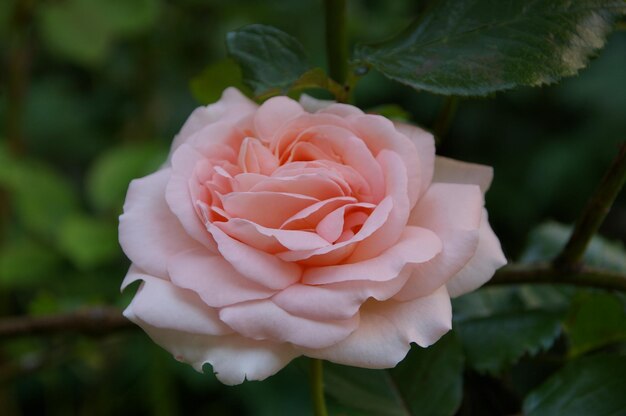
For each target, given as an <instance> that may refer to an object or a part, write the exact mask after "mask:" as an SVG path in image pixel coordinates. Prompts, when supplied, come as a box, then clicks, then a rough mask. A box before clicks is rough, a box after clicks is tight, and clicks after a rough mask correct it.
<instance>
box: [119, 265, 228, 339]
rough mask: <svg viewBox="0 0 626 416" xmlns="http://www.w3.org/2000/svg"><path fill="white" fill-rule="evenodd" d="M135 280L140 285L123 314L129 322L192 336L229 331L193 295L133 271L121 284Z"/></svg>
mask: <svg viewBox="0 0 626 416" xmlns="http://www.w3.org/2000/svg"><path fill="white" fill-rule="evenodd" d="M137 280H142V281H143V283H142V284H141V286H140V287H139V289H138V290H137V293H135V297H134V298H133V300H132V302H131V303H130V305H128V307H127V308H126V310H125V311H124V316H126V317H127V318H128V319H130V320H131V321H133V322H136V323H138V324H139V325H142V324H147V325H150V326H153V327H155V328H172V329H176V330H179V331H184V332H189V333H193V334H209V335H224V334H229V333H232V332H233V331H232V330H231V329H230V328H229V327H227V326H226V325H224V324H223V323H222V322H221V321H220V319H219V318H218V316H217V311H216V310H215V309H211V308H207V306H206V305H205V304H204V303H203V302H202V300H201V299H200V298H199V297H198V295H197V294H196V293H194V292H192V291H190V290H185V289H181V288H179V287H176V286H174V285H173V284H172V283H171V282H169V281H167V280H164V279H160V278H157V277H153V276H150V275H147V274H145V273H142V272H141V270H139V269H137V268H131V269H130V270H129V271H128V274H127V276H126V279H124V284H125V286H127V285H129V284H131V283H132V282H135V281H137Z"/></svg>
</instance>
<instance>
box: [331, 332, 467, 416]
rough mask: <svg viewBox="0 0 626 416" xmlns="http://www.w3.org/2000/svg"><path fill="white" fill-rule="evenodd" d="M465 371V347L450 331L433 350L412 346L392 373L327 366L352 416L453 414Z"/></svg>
mask: <svg viewBox="0 0 626 416" xmlns="http://www.w3.org/2000/svg"><path fill="white" fill-rule="evenodd" d="M462 373H463V355H462V352H461V347H460V345H459V342H458V340H457V338H456V336H455V334H454V333H449V334H447V335H446V336H444V337H443V338H442V339H441V340H439V341H438V342H437V343H436V344H434V345H432V346H431V347H429V348H419V347H415V346H414V347H412V348H411V351H410V352H409V354H408V355H407V357H406V358H405V359H404V360H403V361H402V362H401V363H400V364H398V365H397V366H396V367H395V368H394V369H392V370H389V371H386V370H366V369H362V368H354V367H344V366H338V365H334V364H325V378H324V381H325V387H326V392H327V394H328V395H329V396H331V397H332V398H333V399H334V400H336V401H337V404H338V405H339V406H340V407H341V409H342V411H343V412H346V413H348V414H355V415H361V414H367V415H372V416H391V415H453V414H454V413H455V412H456V410H457V409H458V407H459V405H460V404H461V399H462V390H463V388H462V387H463V379H462ZM352 412H353V413H352Z"/></svg>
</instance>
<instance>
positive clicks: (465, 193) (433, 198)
mask: <svg viewBox="0 0 626 416" xmlns="http://www.w3.org/2000/svg"><path fill="white" fill-rule="evenodd" d="M482 205H483V198H482V194H481V192H480V189H479V188H478V187H477V186H475V185H458V184H446V183H435V184H433V186H431V187H430V188H429V189H428V191H426V194H424V196H423V197H422V198H421V199H420V201H419V203H418V204H417V206H416V207H415V209H414V210H413V212H412V213H411V218H410V219H409V224H412V225H419V226H421V227H425V228H428V229H430V230H433V231H434V232H435V233H436V234H437V235H438V236H439V237H440V238H441V241H442V243H443V249H442V251H441V254H440V255H439V256H437V257H435V258H434V259H433V260H431V261H429V262H426V263H422V264H419V265H417V266H416V267H415V269H414V271H413V274H412V276H411V277H410V278H409V280H408V282H407V284H406V286H405V287H404V288H402V290H401V291H400V292H398V294H397V295H396V296H395V299H397V300H400V301H407V300H411V299H415V298H418V297H422V296H425V295H428V294H430V293H432V292H433V291H435V290H436V289H437V288H439V287H440V286H442V285H444V284H446V282H447V281H448V280H449V279H450V278H452V276H454V275H455V274H456V273H458V272H459V270H461V269H462V268H463V267H464V266H465V264H467V262H468V261H469V260H470V259H471V258H472V256H473V255H474V253H475V252H476V247H477V245H478V228H479V227H480V218H481V215H482Z"/></svg>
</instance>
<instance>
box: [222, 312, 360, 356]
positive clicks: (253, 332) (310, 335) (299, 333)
mask: <svg viewBox="0 0 626 416" xmlns="http://www.w3.org/2000/svg"><path fill="white" fill-rule="evenodd" d="M220 319H221V320H222V321H224V322H225V323H226V324H228V325H229V326H230V327H231V328H233V329H234V330H235V331H237V332H238V333H240V334H242V335H243V336H245V337H247V338H252V339H256V340H272V341H278V342H290V343H292V344H295V345H299V346H302V347H305V348H324V347H328V346H330V345H333V344H336V343H337V342H339V341H341V340H343V339H345V338H347V337H348V335H350V334H351V333H352V331H354V330H355V329H356V328H357V326H358V325H359V316H358V315H354V316H352V317H350V318H348V319H344V320H334V321H331V320H324V321H315V320H311V319H306V318H302V317H299V316H294V315H291V314H289V313H287V312H286V311H285V310H284V309H281V308H280V307H278V306H277V305H276V304H275V303H273V302H272V301H270V300H260V301H251V302H246V303H239V304H237V305H233V306H228V307H225V308H222V309H221V310H220Z"/></svg>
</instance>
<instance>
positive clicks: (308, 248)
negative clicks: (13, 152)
mask: <svg viewBox="0 0 626 416" xmlns="http://www.w3.org/2000/svg"><path fill="white" fill-rule="evenodd" d="M303 107H304V108H303ZM313 107H317V108H318V110H317V111H315V112H307V111H306V109H307V108H313ZM320 107H321V109H320ZM491 178H492V170H491V168H489V167H486V166H480V165H474V164H468V163H462V162H457V161H454V160H451V159H446V158H440V157H435V149H434V143H433V137H432V135H431V134H429V133H427V132H425V131H424V130H421V129H419V128H417V127H413V126H409V125H406V124H394V123H392V122H391V121H389V120H388V119H386V118H384V117H381V116H377V115H368V114H364V113H363V112H362V111H361V110H359V109H358V108H356V107H353V106H350V105H345V104H327V105H324V103H321V104H320V102H318V101H316V100H313V99H311V98H308V97H305V99H304V101H303V104H300V103H298V102H296V101H293V100H291V99H289V98H287V97H275V98H271V99H269V100H268V101H266V102H265V103H264V104H262V105H261V106H257V105H256V104H255V103H253V102H252V101H250V100H248V99H247V98H245V97H244V96H243V95H242V94H241V93H240V92H239V91H237V90H236V89H233V88H229V89H227V90H226V91H225V92H224V94H223V96H222V98H221V99H220V100H219V101H218V102H217V103H215V104H212V105H209V106H208V107H200V108H198V109H196V110H195V111H194V112H193V113H192V114H191V116H190V117H189V119H188V120H187V122H186V123H185V125H184V126H183V128H182V130H181V132H180V133H179V134H178V136H176V138H175V139H174V143H173V145H172V150H171V152H170V157H169V160H168V162H167V163H166V165H165V166H164V167H163V168H162V169H160V170H159V171H157V172H155V173H153V174H151V175H149V176H146V177H144V178H141V179H136V180H134V181H133V182H132V183H131V184H130V187H129V189H128V195H127V196H126V203H125V204H124V214H123V215H122V216H121V217H120V229H119V235H120V242H121V245H122V247H123V249H124V252H125V253H126V255H128V257H129V258H130V259H131V260H132V266H131V268H130V270H129V271H128V275H127V276H126V279H125V280H124V283H123V284H122V287H126V286H127V285H129V284H130V283H132V282H134V281H136V280H142V281H143V283H142V284H141V286H140V288H139V290H138V291H137V293H136V295H135V297H134V299H133V301H132V302H131V304H130V305H129V306H128V308H127V309H126V311H125V316H127V317H128V318H129V319H130V320H132V321H133V322H135V323H137V324H138V325H140V326H141V327H142V328H143V329H144V330H145V331H146V332H147V333H148V334H149V335H150V337H151V338H152V339H153V340H154V341H155V342H156V343H158V344H160V345H161V346H163V347H164V348H165V349H167V350H168V351H170V352H171V353H172V354H173V355H174V356H175V357H176V358H177V359H179V360H181V361H185V362H188V363H191V364H192V365H193V366H194V367H195V368H196V369H198V370H201V369H202V365H203V364H205V363H210V364H211V365H212V366H213V371H214V372H215V374H216V375H217V377H218V378H219V379H220V380H221V381H222V382H224V383H226V384H237V383H241V382H243V381H244V380H245V379H248V380H262V379H264V378H266V377H268V376H270V375H272V374H274V373H276V372H277V371H278V370H280V369H281V368H282V367H284V366H285V365H286V364H287V363H288V362H289V361H290V360H292V359H293V358H295V357H297V356H299V355H306V356H309V357H316V358H321V359H324V360H329V361H333V362H336V363H341V364H347V365H353V366H358V367H367V368H388V367H393V366H395V365H396V364H397V363H398V362H399V361H401V360H402V359H403V358H404V357H405V355H406V353H407V352H408V350H409V347H410V345H409V344H410V343H411V342H415V343H417V344H418V345H420V346H423V347H426V346H428V345H431V344H432V343H434V342H435V341H437V340H438V339H439V338H440V337H441V336H442V335H443V334H444V333H446V332H447V331H448V330H449V329H450V327H451V314H452V312H451V307H450V296H458V295H461V294H463V293H466V292H468V291H471V290H474V289H476V288H477V287H479V286H480V285H482V284H483V283H485V282H486V281H487V280H488V279H489V278H490V277H491V276H492V275H493V273H494V271H495V270H496V269H497V268H498V267H500V266H502V265H504V264H505V263H506V260H505V258H504V256H503V254H502V251H501V249H500V243H499V242H498V239H497V238H496V236H495V235H494V234H493V231H492V230H491V228H490V226H489V223H488V221H487V213H486V211H485V209H484V208H483V205H484V199H483V193H484V192H485V191H486V189H487V187H488V186H489V184H490V182H491Z"/></svg>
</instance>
